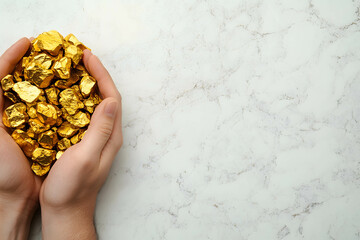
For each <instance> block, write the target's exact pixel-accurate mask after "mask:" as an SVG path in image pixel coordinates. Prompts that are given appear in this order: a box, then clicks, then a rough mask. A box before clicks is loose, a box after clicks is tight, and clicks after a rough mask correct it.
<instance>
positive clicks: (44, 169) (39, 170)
mask: <svg viewBox="0 0 360 240" xmlns="http://www.w3.org/2000/svg"><path fill="white" fill-rule="evenodd" d="M31 170H33V171H34V173H35V174H36V175H38V176H40V177H41V176H44V175H45V174H47V173H48V172H49V170H50V165H48V166H41V165H40V164H38V163H36V162H34V163H33V164H32V165H31Z"/></svg>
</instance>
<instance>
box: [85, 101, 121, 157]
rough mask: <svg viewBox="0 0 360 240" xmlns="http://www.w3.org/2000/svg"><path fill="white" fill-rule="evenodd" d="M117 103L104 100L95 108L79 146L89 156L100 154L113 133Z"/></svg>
mask: <svg viewBox="0 0 360 240" xmlns="http://www.w3.org/2000/svg"><path fill="white" fill-rule="evenodd" d="M118 105H119V104H118V102H117V100H116V99H115V98H112V97H109V98H106V99H104V100H103V101H102V102H101V103H100V104H99V106H97V107H96V109H95V112H94V114H93V115H92V118H91V122H90V125H89V128H88V130H87V131H86V134H85V135H84V138H83V139H82V141H81V144H82V145H83V146H84V147H86V149H87V151H89V152H88V153H89V154H100V153H101V152H102V150H103V148H104V147H105V145H106V143H107V141H108V140H109V138H110V135H111V133H112V131H113V127H114V121H115V117H116V112H117V110H118Z"/></svg>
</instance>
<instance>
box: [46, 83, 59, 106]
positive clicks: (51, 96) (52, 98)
mask: <svg viewBox="0 0 360 240" xmlns="http://www.w3.org/2000/svg"><path fill="white" fill-rule="evenodd" d="M59 92H60V90H59V89H57V88H56V87H54V86H51V87H49V88H46V89H45V93H46V97H47V99H48V101H49V102H50V103H51V104H53V105H59V101H58V95H59Z"/></svg>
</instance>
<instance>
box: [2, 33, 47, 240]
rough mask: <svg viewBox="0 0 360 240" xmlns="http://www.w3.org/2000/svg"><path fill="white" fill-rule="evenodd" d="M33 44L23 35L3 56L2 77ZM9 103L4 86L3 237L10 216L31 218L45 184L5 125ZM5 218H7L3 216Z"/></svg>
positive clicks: (27, 219)
mask: <svg viewBox="0 0 360 240" xmlns="http://www.w3.org/2000/svg"><path fill="white" fill-rule="evenodd" d="M29 47H30V41H29V39H27V38H22V39H20V40H19V41H18V42H16V43H15V44H14V45H13V46H12V47H10V48H9V49H8V50H7V51H6V52H5V53H4V54H3V55H2V56H1V57H0V79H2V78H3V77H4V76H6V75H7V74H10V73H11V72H12V71H13V70H14V68H15V65H16V64H17V63H18V62H19V61H20V59H21V58H22V57H23V56H24V55H25V53H26V52H27V50H28V49H29ZM5 105H7V102H6V101H5V99H4V97H3V92H2V90H1V88H0V222H1V224H0V238H1V233H4V231H6V230H9V229H5V228H9V226H6V224H3V223H8V224H10V220H9V217H10V218H12V217H15V218H16V217H18V215H19V214H20V216H21V218H22V219H23V220H25V219H26V221H27V222H29V221H30V220H31V218H32V214H33V212H34V211H35V209H36V207H37V205H38V199H39V192H40V187H41V179H40V178H39V177H37V176H35V174H34V173H33V172H32V170H31V169H30V163H29V161H28V160H27V158H26V156H25V155H24V153H23V152H22V150H21V149H20V147H19V146H18V145H17V144H16V143H15V141H14V140H13V139H12V138H11V136H10V135H9V133H8V130H7V129H6V127H5V126H4V125H3V122H2V115H3V112H4V108H5ZM5 217H7V219H5V220H4V219H2V218H5ZM3 220H4V221H3ZM14 221H15V220H14ZM16 221H18V220H16ZM4 225H5V226H4ZM2 228H3V229H2ZM3 230H4V231H3ZM1 239H3V238H1Z"/></svg>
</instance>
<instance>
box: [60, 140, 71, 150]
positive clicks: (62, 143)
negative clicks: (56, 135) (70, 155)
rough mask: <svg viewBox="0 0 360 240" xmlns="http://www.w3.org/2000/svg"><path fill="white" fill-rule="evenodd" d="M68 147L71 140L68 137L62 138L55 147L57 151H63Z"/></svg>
mask: <svg viewBox="0 0 360 240" xmlns="http://www.w3.org/2000/svg"><path fill="white" fill-rule="evenodd" d="M69 147H71V142H70V140H69V139H68V138H63V139H61V140H60V141H59V142H58V143H57V149H58V150H59V151H65V150H66V149H68V148H69Z"/></svg>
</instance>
